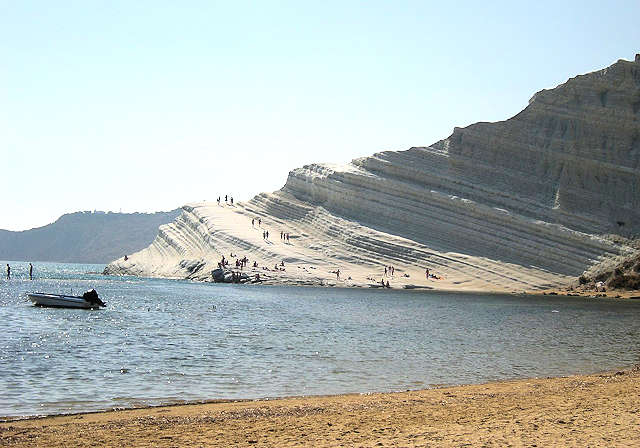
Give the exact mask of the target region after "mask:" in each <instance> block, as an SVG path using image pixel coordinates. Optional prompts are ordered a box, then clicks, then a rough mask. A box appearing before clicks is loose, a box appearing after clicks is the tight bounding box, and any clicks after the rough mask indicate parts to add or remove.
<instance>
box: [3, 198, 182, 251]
mask: <svg viewBox="0 0 640 448" xmlns="http://www.w3.org/2000/svg"><path fill="white" fill-rule="evenodd" d="M180 212H181V210H180V209H175V210H171V211H169V212H157V213H111V212H90V211H89V212H86V211H85V212H75V213H68V214H65V215H62V216H61V217H60V218H58V219H57V220H56V221H55V222H53V223H51V224H48V225H46V226H43V227H38V228H35V229H30V230H24V231H20V232H14V231H9V230H0V260H16V261H55V262H61V263H108V262H109V261H111V260H113V259H116V258H119V257H122V256H123V255H125V254H131V253H133V252H136V251H138V250H140V249H142V248H144V247H146V246H148V245H149V244H150V243H151V242H152V241H153V239H154V238H155V236H156V235H157V233H158V227H159V226H161V225H163V224H167V223H169V222H171V221H173V220H174V219H176V218H177V217H178V216H179V215H180Z"/></svg>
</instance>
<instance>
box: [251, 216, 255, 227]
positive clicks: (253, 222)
mask: <svg viewBox="0 0 640 448" xmlns="http://www.w3.org/2000/svg"><path fill="white" fill-rule="evenodd" d="M255 222H256V220H255V218H251V227H254V224H255Z"/></svg>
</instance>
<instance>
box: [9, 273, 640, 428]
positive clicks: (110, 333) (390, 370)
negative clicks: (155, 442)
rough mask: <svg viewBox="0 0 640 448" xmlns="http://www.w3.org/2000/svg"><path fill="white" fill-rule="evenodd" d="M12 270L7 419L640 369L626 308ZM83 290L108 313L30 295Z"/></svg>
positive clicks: (633, 307)
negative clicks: (93, 293) (40, 304)
mask: <svg viewBox="0 0 640 448" xmlns="http://www.w3.org/2000/svg"><path fill="white" fill-rule="evenodd" d="M0 263H1V264H0V266H2V267H5V263H6V262H0ZM11 265H12V273H13V276H12V279H11V280H10V281H6V280H5V275H3V276H2V279H1V280H0V416H26V415H35V414H57V413H69V412H80V411H91V410H101V409H111V408H118V407H133V406H141V405H156V404H162V403H176V402H183V401H200V400H208V399H229V398H231V399H233V398H258V397H276V396H288V395H309V394H335V393H345V392H370V391H394V390H405V389H418V388H426V387H430V386H434V385H442V384H464V383H478V382H484V381H488V380H497V379H510V378H520V377H534V376H551V375H564V374H571V373H588V372H596V371H600V370H605V369H612V368H616V367H620V366H628V365H631V364H634V363H636V362H638V356H639V348H638V345H639V342H640V303H635V302H630V301H626V302H625V301H597V300H589V299H578V298H561V297H511V296H501V295H469V294H452V293H432V292H409V291H389V290H386V291H382V290H360V289H320V288H294V287H260V286H242V285H214V284H200V283H192V282H187V281H170V280H156V279H138V278H121V277H108V276H102V275H100V274H94V273H95V272H101V271H102V268H103V266H98V265H77V264H74V265H72V264H52V263H36V264H35V279H34V280H33V281H30V280H28V279H27V266H28V265H27V263H11ZM92 272H94V273H92ZM90 288H96V289H97V290H98V292H99V294H100V296H101V298H102V299H103V300H104V301H105V302H107V305H108V306H107V308H106V309H103V310H100V311H85V310H70V309H51V308H37V307H34V306H32V305H31V303H30V302H29V301H28V299H27V298H26V296H25V293H26V292H28V291H43V292H61V293H62V292H65V293H68V292H70V291H71V290H73V292H74V293H82V292H83V291H85V290H87V289H90Z"/></svg>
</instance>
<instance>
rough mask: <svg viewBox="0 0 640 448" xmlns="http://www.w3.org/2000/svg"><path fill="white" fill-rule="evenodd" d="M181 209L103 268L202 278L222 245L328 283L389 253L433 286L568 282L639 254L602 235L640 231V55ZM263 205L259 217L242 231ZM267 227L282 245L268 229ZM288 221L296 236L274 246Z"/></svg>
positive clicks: (371, 268)
mask: <svg viewBox="0 0 640 448" xmlns="http://www.w3.org/2000/svg"><path fill="white" fill-rule="evenodd" d="M183 210H184V211H183V214H182V216H181V217H180V218H178V219H177V220H176V221H175V222H174V223H172V224H169V225H167V226H163V227H162V228H161V229H160V233H159V235H158V237H157V238H156V240H155V241H154V243H153V244H152V245H151V246H149V248H147V249H145V250H143V251H141V252H139V253H137V254H134V255H133V256H131V257H130V259H129V261H127V262H125V261H124V260H117V261H115V262H113V263H112V264H110V265H109V266H108V267H107V270H106V271H107V272H109V273H120V274H123V273H126V274H135V275H151V276H154V275H158V276H172V277H191V278H199V279H207V278H208V272H210V269H213V268H215V267H217V262H218V261H219V259H220V256H221V254H226V253H227V251H228V252H233V253H234V254H236V252H238V253H239V255H240V256H241V257H242V256H244V255H248V256H249V258H250V259H252V260H254V259H255V260H259V261H260V262H261V263H267V264H270V263H271V262H272V261H279V260H281V259H282V258H288V259H290V260H291V262H292V263H294V266H295V263H298V266H304V265H307V266H312V265H313V266H319V267H320V270H321V271H323V275H317V278H318V279H323V278H324V277H326V278H324V280H325V281H326V279H327V278H328V277H331V276H333V274H331V276H327V272H328V271H327V269H329V268H330V267H332V266H333V267H336V268H337V267H341V270H342V271H343V272H345V271H349V272H353V274H354V279H355V277H357V276H363V275H364V276H366V277H369V278H371V276H372V275H374V274H375V275H378V273H379V272H380V269H381V267H382V266H385V265H390V264H392V265H394V266H400V267H401V269H402V272H403V273H404V274H407V275H409V277H403V278H404V279H405V280H403V281H404V284H410V283H411V284H421V283H420V282H418V281H417V279H414V278H413V277H416V276H420V275H421V276H422V277H424V274H423V272H424V268H425V267H430V268H431V269H434V270H436V271H437V272H439V273H440V274H442V276H444V277H445V280H444V281H442V282H440V283H438V284H436V285H432V284H431V283H429V281H427V280H426V278H424V279H423V280H425V281H423V282H422V283H425V282H426V283H427V284H428V285H431V286H435V287H446V288H454V289H455V288H460V289H462V288H467V289H491V290H513V289H523V288H525V289H536V288H545V287H550V286H555V285H559V284H562V283H566V282H567V281H568V279H569V278H571V277H575V276H578V275H580V274H581V273H582V272H583V271H584V270H585V269H587V268H588V267H589V266H591V265H593V264H594V263H595V262H597V261H599V260H602V259H603V258H606V257H613V256H617V255H628V254H630V253H631V252H633V249H631V248H630V247H627V246H625V245H624V244H614V243H612V242H611V239H605V238H603V237H601V235H604V234H619V235H626V236H629V235H637V234H639V233H640V61H637V60H636V61H635V62H629V61H623V60H621V61H618V62H616V63H615V64H613V65H612V66H611V67H608V68H606V69H604V70H600V71H597V72H593V73H589V74H587V75H582V76H577V77H575V78H572V79H570V80H569V81H567V82H566V83H565V84H562V85H560V86H558V87H556V88H555V89H552V90H543V91H541V92H538V93H537V94H535V95H534V96H533V98H532V99H531V100H530V103H529V105H528V106H527V107H526V108H525V109H524V110H523V111H522V112H520V113H519V114H518V115H516V116H515V117H513V118H511V119H509V120H506V121H503V122H498V123H476V124H474V125H471V126H468V127H466V128H456V129H455V130H454V132H453V134H452V135H451V136H450V137H449V138H447V139H446V140H442V141H440V142H437V143H436V144H434V145H432V146H429V147H421V148H411V149H409V150H407V151H397V152H396V151H387V152H382V153H377V154H374V155H373V156H370V157H365V158H362V159H356V160H354V161H353V162H352V163H350V164H346V165H343V166H338V165H326V164H311V165H307V166H304V167H302V168H298V169H295V170H293V171H292V172H291V173H289V177H288V179H287V182H286V184H285V186H284V187H283V188H282V189H281V190H280V191H278V192H275V193H272V194H261V195H258V196H256V197H255V198H254V199H252V200H251V201H249V202H248V203H246V204H236V206H235V207H219V206H217V204H215V203H214V204H192V205H189V206H185V207H184V209H183ZM258 216H260V217H261V219H262V220H263V223H264V227H263V228H260V229H258V228H257V227H253V228H251V229H250V230H249V231H248V232H247V222H249V224H248V225H249V227H250V226H251V225H250V220H251V218H252V217H258ZM267 228H268V229H270V232H271V235H272V237H271V240H272V241H274V237H275V238H276V239H275V244H271V245H268V244H266V242H265V240H263V239H262V238H261V232H263V231H264V230H265V229H267ZM280 231H284V232H287V231H288V232H290V233H291V235H293V236H294V241H295V243H291V244H279V243H280V242H279V241H278V239H277V238H278V236H279V232H280ZM263 243H264V244H263ZM299 269H300V268H299ZM325 271H326V272H325ZM421 273H422V274H421ZM287 275H288V274H287ZM323 276H324V277H323ZM334 277H335V276H334ZM406 279H410V280H406ZM394 280H398V282H399V281H400V279H394ZM354 282H356V280H354ZM366 282H367V280H365V279H364V278H363V279H362V283H366ZM400 283H401V282H400Z"/></svg>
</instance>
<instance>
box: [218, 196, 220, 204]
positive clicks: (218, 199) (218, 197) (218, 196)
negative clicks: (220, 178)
mask: <svg viewBox="0 0 640 448" xmlns="http://www.w3.org/2000/svg"><path fill="white" fill-rule="evenodd" d="M218 205H220V196H218Z"/></svg>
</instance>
